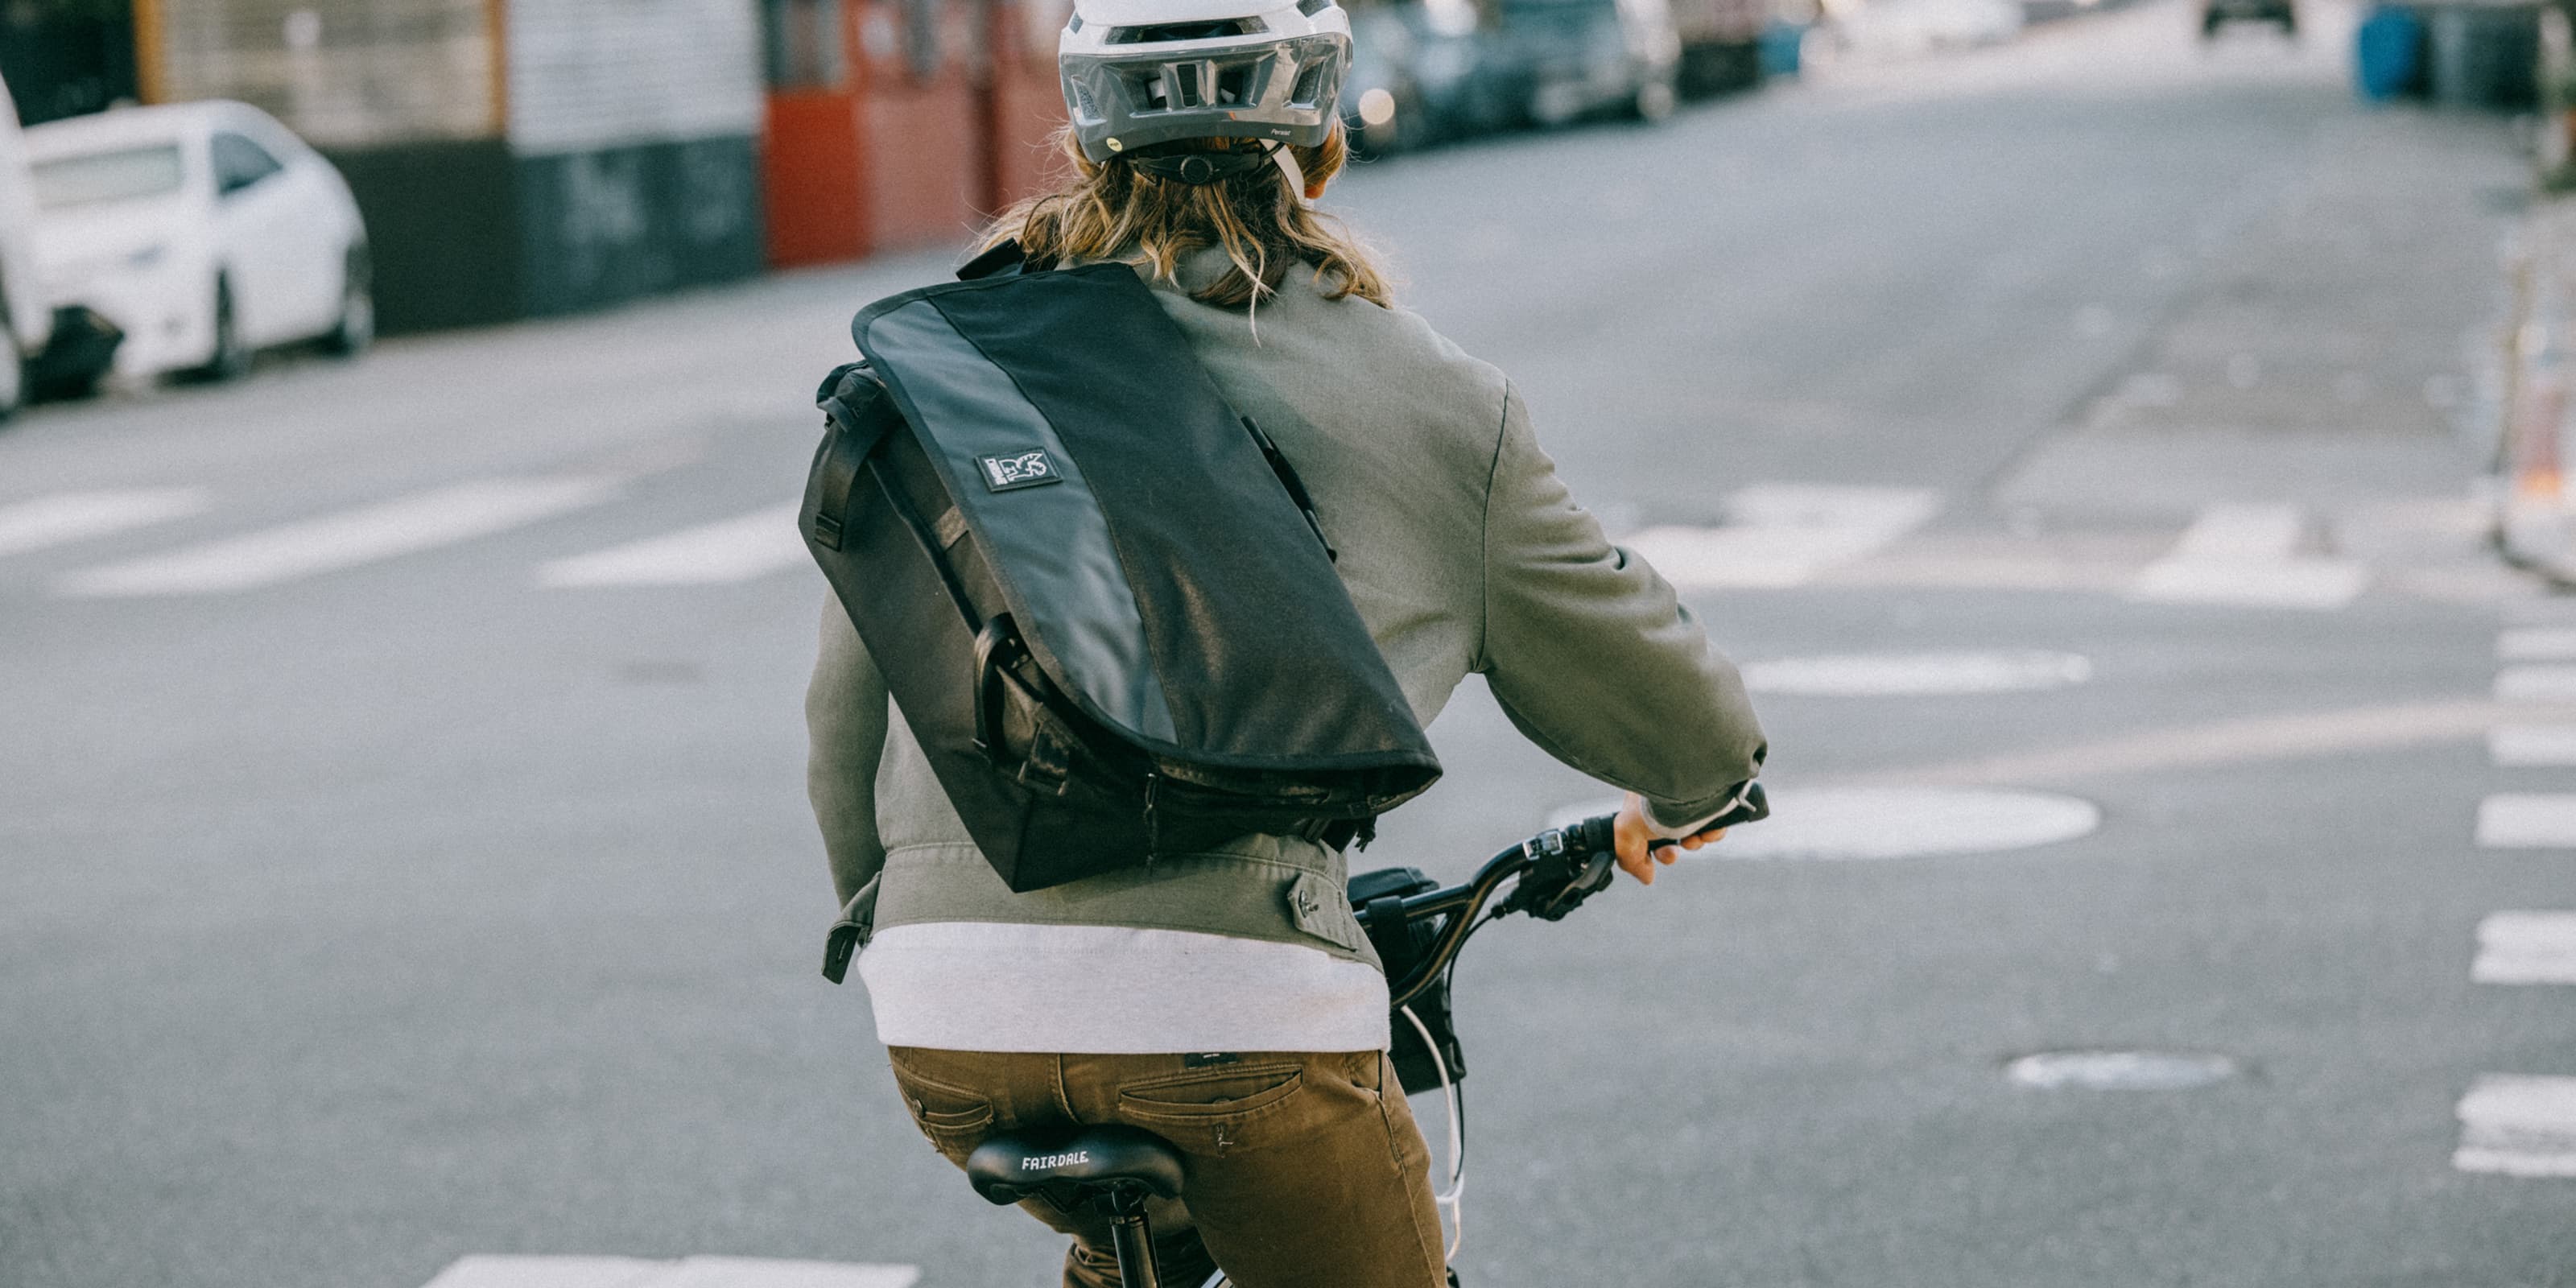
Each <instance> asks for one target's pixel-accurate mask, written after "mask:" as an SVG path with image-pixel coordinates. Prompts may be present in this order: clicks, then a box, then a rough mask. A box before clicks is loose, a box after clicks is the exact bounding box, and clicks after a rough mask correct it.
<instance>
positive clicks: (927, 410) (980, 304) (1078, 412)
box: [799, 264, 1440, 891]
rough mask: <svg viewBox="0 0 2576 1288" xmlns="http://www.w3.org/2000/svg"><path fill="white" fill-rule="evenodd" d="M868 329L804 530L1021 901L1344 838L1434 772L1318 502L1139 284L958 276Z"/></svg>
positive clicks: (826, 405) (860, 320) (879, 315)
mask: <svg viewBox="0 0 2576 1288" xmlns="http://www.w3.org/2000/svg"><path fill="white" fill-rule="evenodd" d="M850 332H851V335H852V337H853V338H854V339H856V340H857V341H858V346H859V351H860V353H861V354H862V355H863V356H864V357H865V359H866V361H865V362H862V363H853V364H851V365H849V366H845V367H842V368H840V369H839V370H837V371H835V372H833V373H832V376H831V378H830V379H828V380H826V381H825V383H824V386H823V388H822V390H821V391H820V393H819V401H820V403H821V405H822V407H823V409H824V411H825V413H826V425H825V429H824V433H823V442H822V445H821V447H819V448H818V449H817V450H816V452H815V454H814V468H813V473H812V475H811V476H810V477H809V478H808V480H807V483H806V488H805V504H804V508H803V511H802V513H801V514H800V515H799V523H800V525H801V527H802V528H803V531H804V536H805V541H806V544H807V546H808V547H810V548H811V549H812V551H813V553H814V558H815V561H816V562H818V563H820V564H821V565H822V567H823V573H824V575H825V576H826V577H827V578H829V579H830V581H831V583H832V588H833V590H834V592H835V593H836V594H838V596H839V597H840V601H841V604H842V606H843V607H844V608H846V609H847V610H848V612H849V615H850V620H851V621H852V623H854V624H855V625H856V626H857V627H858V631H859V635H860V638H862V639H863V640H865V641H866V643H867V647H868V652H869V653H870V654H872V655H873V656H874V658H875V660H876V664H877V667H878V669H879V670H881V671H882V672H883V673H884V675H885V678H886V683H887V685H888V687H890V688H891V689H892V690H893V692H894V699H895V705H896V706H897V707H898V708H900V709H901V710H902V712H903V716H904V719H905V721H906V722H907V723H908V724H909V725H910V726H911V728H912V732H913V735H914V736H915V737H916V738H917V739H918V740H919V741H920V743H921V747H922V750H923V751H924V752H925V753H927V754H928V756H929V759H930V764H931V767H932V768H933V769H934V770H935V771H936V772H937V773H938V776H939V782H940V785H941V787H943V788H944V789H945V790H946V792H947V795H948V799H949V801H950V802H951V803H952V804H954V805H955V806H956V808H957V812H958V814H959V816H960V817H961V818H963V819H964V821H965V824H966V828H967V831H968V832H969V833H971V834H972V836H973V837H974V840H975V844H976V846H977V847H978V848H980V849H981V850H982V851H983V852H984V856H985V858H987V859H988V860H990V861H991V862H992V865H993V867H994V869H995V870H996V871H998V872H999V873H1000V874H1001V876H1002V880H1003V881H1004V882H1006V883H1007V884H1008V885H1009V886H1010V888H1011V889H1013V890H1020V891H1026V890H1038V889H1043V888H1045V887H1047V886H1052V885H1058V884H1061V883H1063V882H1067V881H1072V880H1075V879H1078V878H1081V877H1086V876H1090V875H1093V874H1095V873H1100V872H1106V871H1112V870H1115V869H1119V868H1126V867H1133V866H1137V865H1141V864H1145V863H1148V862H1150V861H1151V860H1152V859H1153V858H1154V857H1155V856H1157V855H1165V854H1186V853H1190V852H1193V851H1198V850H1204V849H1207V848H1209V847H1211V846H1214V845H1217V844H1220V843H1222V842H1225V841H1228V840H1231V839H1233V838H1236V837H1240V836H1242V835H1244V834H1246V833H1254V832H1262V833H1273V834H1294V835H1302V836H1306V837H1309V838H1312V839H1316V840H1320V841H1323V842H1325V843H1327V844H1332V845H1336V846H1339V845H1345V844H1348V843H1349V842H1350V841H1351V840H1352V839H1353V838H1354V836H1364V835H1365V834H1366V832H1367V831H1368V829H1369V827H1370V825H1371V823H1372V821H1373V820H1374V819H1375V818H1376V817H1377V816H1378V815H1379V814H1382V813H1384V812H1385V811H1387V810H1390V809H1393V808H1394V807H1395V806H1397V805H1399V804H1402V803H1403V802H1404V801H1406V800H1409V799H1411V798H1412V797H1414V796H1415V795H1418V794H1419V793H1421V791H1422V790H1423V789H1424V788H1426V787H1429V786H1430V785H1431V784H1432V782H1433V781H1434V780H1436V779H1437V778H1439V776H1440V764H1439V761H1438V760H1437V759H1435V758H1434V757H1433V755H1432V753H1431V746H1430V743H1429V741H1428V740H1427V739H1426V738H1424V736H1423V734H1422V729H1421V727H1420V726H1419V725H1418V724H1417V723H1416V722H1415V721H1414V718H1413V713H1412V710H1411V708H1410V707H1408V706H1407V705H1406V703H1405V700H1404V695H1403V693H1402V692H1401V691H1400V690H1399V689H1398V688H1397V687H1396V682H1395V677H1394V675H1393V674H1392V673H1391V672H1389V671H1388V669H1387V666H1386V660H1385V659H1384V657H1382V656H1381V655H1380V654H1379V653H1378V650H1377V646H1376V644H1375V643H1374V642H1373V641H1372V640H1371V639H1370V638H1369V634H1368V630H1367V628H1366V627H1365V626H1363V625H1362V624H1361V622H1360V616H1359V613H1358V611H1357V610H1356V609H1355V608H1353V607H1352V605H1351V600H1350V595H1349V593H1348V591H1346V590H1345V589H1344V588H1343V586H1342V582H1341V579H1340V578H1339V577H1338V576H1336V575H1335V574H1334V571H1333V554H1332V551H1331V550H1329V549H1328V548H1327V547H1326V545H1325V543H1324V540H1323V533H1322V529H1321V528H1320V527H1319V526H1318V525H1317V524H1316V523H1315V521H1314V513H1313V506H1312V503H1311V501H1310V500H1309V499H1308V498H1307V497H1306V494H1305V489H1304V487H1303V486H1302V485H1301V484H1299V483H1298V482H1297V480H1296V475H1295V473H1294V471H1293V470H1291V469H1290V468H1289V467H1288V464H1287V462H1286V461H1285V459H1284V458H1282V457H1281V456H1280V455H1279V454H1278V451H1277V449H1276V448H1275V447H1274V446H1273V445H1272V444H1271V443H1270V441H1269V440H1268V438H1267V437H1266V436H1264V435H1263V434H1262V433H1261V431H1260V430H1259V429H1258V428H1257V427H1255V426H1254V425H1253V424H1252V423H1251V422H1250V421H1248V420H1246V419H1244V418H1243V417H1241V416H1238V415H1236V414H1235V412H1234V409H1233V408H1231V407H1229V406H1227V405H1226V401H1225V398H1224V397H1223V396H1222V395H1221V394H1219V393H1218V392H1217V389H1216V386H1215V384H1214V383H1213V382H1212V381H1211V380H1209V378H1208V376H1207V373H1206V372H1205V371H1204V370H1203V369H1202V368H1201V367H1200V366H1199V363H1198V360H1197V358H1196V357H1194V356H1193V355H1192V354H1191V353H1190V350H1189V344H1188V341H1187V339H1186V338H1185V337H1184V336H1183V335H1182V334H1181V331H1180V328H1179V327H1178V326H1176V325H1175V324H1174V323H1173V322H1172V320H1171V319H1170V318H1169V317H1168V316H1166V315H1165V314H1164V312H1163V309H1162V306H1161V305H1159V304H1157V303H1156V302H1155V300H1154V296H1153V292H1152V290H1151V288H1149V287H1147V286H1146V285H1145V284H1144V282H1143V281H1142V280H1140V279H1139V278H1138V277H1137V276H1136V273H1135V270H1133V269H1131V268H1129V267H1127V266H1125V265H1123V264H1098V265H1089V266H1084V267H1080V268H1071V269H1064V270H1059V271H1054V272H1023V273H1014V274H1009V275H1004V276H996V277H985V278H980V279H977V280H971V281H963V282H952V283H944V284H942V285H938V286H932V287H927V288H924V289H922V290H917V291H910V292H906V293H904V294H902V295H897V296H894V297H892V298H890V299H887V300H883V301H880V302H878V303H876V304H872V305H870V306H868V307H867V308H866V309H865V310H863V311H862V312H860V314H859V315H858V317H857V319H856V320H855V321H853V322H852V323H851V324H850Z"/></svg>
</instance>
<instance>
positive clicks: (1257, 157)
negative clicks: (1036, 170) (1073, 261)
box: [1056, 0, 1351, 188]
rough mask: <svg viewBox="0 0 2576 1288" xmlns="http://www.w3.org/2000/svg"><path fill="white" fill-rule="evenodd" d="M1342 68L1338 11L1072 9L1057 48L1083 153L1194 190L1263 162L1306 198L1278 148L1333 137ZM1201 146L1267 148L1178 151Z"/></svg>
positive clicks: (1208, 4) (1233, 2)
mask: <svg viewBox="0 0 2576 1288" xmlns="http://www.w3.org/2000/svg"><path fill="white" fill-rule="evenodd" d="M1350 62H1351V18H1350V15H1349V14H1348V13H1346V12H1344V11H1343V10H1342V7H1341V6H1340V5H1338V4H1336V3H1334V0H1075V3H1074V8H1073V17H1072V19H1071V20H1069V21H1068V22H1066V23H1065V26H1064V35H1063V36H1062V38H1061V39H1059V40H1058V41H1057V44H1056V74H1057V78H1058V80H1059V81H1060V82H1061V83H1062V85H1063V88H1064V103H1065V107H1066V109H1067V110H1068V111H1069V112H1070V113H1071V115H1072V118H1073V131H1074V137H1075V139H1076V140H1078V141H1079V142H1080V143H1081V145H1082V154H1083V155H1084V156H1086V157H1089V158H1091V159H1092V160H1093V161H1097V162H1104V163H1105V162H1108V161H1111V160H1115V159H1119V158H1125V159H1127V160H1129V161H1132V162H1134V163H1135V164H1136V165H1137V167H1138V168H1140V169H1142V170H1145V171H1146V172H1147V173H1150V174H1154V175H1157V176H1159V177H1162V178H1166V179H1175V180H1178V181H1180V182H1182V183H1191V184H1203V183H1213V182H1215V181H1216V180H1218V179H1221V178H1224V177H1226V176H1227V175H1231V174H1240V173H1242V172H1243V171H1245V170H1247V169H1250V168H1252V167H1254V166H1257V165H1260V164H1261V163H1262V162H1263V161H1264V160H1271V161H1276V162H1277V163H1278V164H1279V166H1280V168H1281V169H1282V170H1283V171H1285V172H1286V173H1287V174H1288V177H1289V180H1290V182H1291V185H1292V187H1295V188H1303V187H1304V186H1305V181H1304V179H1303V177H1302V176H1301V174H1300V173H1299V170H1298V167H1297V163H1296V160H1295V159H1294V158H1293V157H1291V156H1289V154H1288V149H1287V147H1286V146H1285V145H1288V144H1295V145H1298V146H1300V147H1315V146H1319V145H1321V144H1322V143H1323V142H1324V140H1325V139H1326V138H1328V137H1330V136H1331V134H1332V130H1333V122H1334V120H1335V111H1336V101H1337V100H1338V99H1339V97H1340V95H1341V89H1342V73H1343V71H1344V70H1345V69H1347V68H1348V67H1349V66H1350ZM1207 139H1258V140H1261V141H1263V142H1265V143H1267V144H1269V146H1268V147H1266V148H1264V149H1262V150H1261V151H1257V152H1255V151H1246V152H1229V151H1211V150H1207V149H1203V148H1202V149H1191V148H1189V147H1187V146H1186V144H1187V143H1188V142H1189V141H1191V140H1207ZM1265 153H1266V154H1267V155H1266V156H1265V155H1264V154H1265Z"/></svg>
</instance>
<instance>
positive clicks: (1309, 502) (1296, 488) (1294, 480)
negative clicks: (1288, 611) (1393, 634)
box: [1242, 416, 1342, 563]
mask: <svg viewBox="0 0 2576 1288" xmlns="http://www.w3.org/2000/svg"><path fill="white" fill-rule="evenodd" d="M1242 420H1243V427H1244V429H1245V430H1246V431H1248V432H1250V433H1251V435H1252V441H1253V443H1254V444H1255V445H1256V446H1258V447H1260V448H1261V459H1263V460H1265V461H1268V462H1270V472H1271V473H1273V474H1276V475H1278V476H1279V486H1281V487H1283V488H1286V489H1287V490H1288V499H1289V500H1291V501H1294V502H1296V503H1297V513H1299V514H1302V515H1305V516H1306V526H1307V528H1309V529H1311V530H1312V531H1313V532H1314V534H1315V540H1316V541H1317V542H1319V543H1321V544H1322V545H1323V547H1324V557H1325V558H1327V559H1330V560H1332V561H1333V562H1334V563H1340V562H1341V561H1342V552H1341V551H1338V550H1335V549H1333V543H1332V542H1330V541H1328V540H1325V538H1324V525H1323V523H1322V521H1320V520H1318V519H1317V518H1316V517H1315V498H1314V497H1313V496H1312V495H1309V494H1308V493H1307V491H1306V481H1305V480H1304V479H1301V478H1299V477H1297V467H1296V466H1294V465H1291V464H1289V463H1288V454H1287V453H1285V452H1282V451H1280V450H1279V444H1277V443H1274V442H1271V441H1270V435H1268V434H1265V433H1262V432H1261V427H1260V426H1259V425H1256V424H1253V423H1252V418H1251V417H1250V416H1245V417H1243V418H1242Z"/></svg>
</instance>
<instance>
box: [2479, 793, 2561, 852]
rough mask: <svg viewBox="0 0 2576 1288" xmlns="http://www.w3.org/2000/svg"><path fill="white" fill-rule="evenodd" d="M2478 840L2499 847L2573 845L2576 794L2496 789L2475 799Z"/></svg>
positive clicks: (2483, 843) (2530, 848)
mask: <svg viewBox="0 0 2576 1288" xmlns="http://www.w3.org/2000/svg"><path fill="white" fill-rule="evenodd" d="M2478 844H2480V845H2483V846H2486V847H2487V848H2489V849H2498V850H2546V849H2562V848H2567V847H2576V795H2570V794H2568V793H2565V792H2499V793H2497V794H2495V795H2493V796H2489V797H2487V798H2486V799H2485V800H2482V801H2479V802H2478Z"/></svg>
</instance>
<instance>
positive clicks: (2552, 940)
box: [2469, 912, 2576, 984]
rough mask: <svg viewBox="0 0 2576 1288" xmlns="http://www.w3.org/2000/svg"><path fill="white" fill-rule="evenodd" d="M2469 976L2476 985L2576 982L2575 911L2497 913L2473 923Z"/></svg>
mask: <svg viewBox="0 0 2576 1288" xmlns="http://www.w3.org/2000/svg"><path fill="white" fill-rule="evenodd" d="M2469 978H2470V979H2472V980H2474V981H2476V982H2477V983H2480V984H2576V912H2499V913H2493V914H2491V915H2489V916H2488V917H2487V918H2486V919H2485V920H2484V921H2481V922H2479V923H2478V955H2477V958H2476V960H2475V961H2473V962H2472V963H2470V966H2469Z"/></svg>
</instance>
